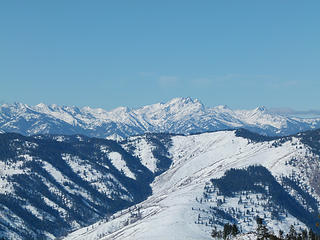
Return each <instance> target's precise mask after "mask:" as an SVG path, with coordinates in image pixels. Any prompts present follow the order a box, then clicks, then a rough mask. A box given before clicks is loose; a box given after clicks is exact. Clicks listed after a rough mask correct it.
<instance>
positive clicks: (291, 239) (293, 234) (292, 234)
mask: <svg viewBox="0 0 320 240" xmlns="http://www.w3.org/2000/svg"><path fill="white" fill-rule="evenodd" d="M286 239H287V240H297V231H296V229H295V228H294V226H293V225H291V226H290V230H289V233H288V234H287V236H286Z"/></svg>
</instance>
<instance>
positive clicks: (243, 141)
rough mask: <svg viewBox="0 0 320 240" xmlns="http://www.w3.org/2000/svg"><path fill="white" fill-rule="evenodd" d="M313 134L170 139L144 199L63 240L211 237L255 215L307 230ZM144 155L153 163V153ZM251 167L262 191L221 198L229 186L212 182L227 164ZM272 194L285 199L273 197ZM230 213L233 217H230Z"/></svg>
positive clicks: (249, 224) (312, 209) (319, 135)
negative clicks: (166, 159) (166, 164)
mask: <svg viewBox="0 0 320 240" xmlns="http://www.w3.org/2000/svg"><path fill="white" fill-rule="evenodd" d="M319 139H320V132H319V131H313V132H309V133H305V134H300V135H297V136H295V137H286V138H279V139H275V140H269V141H267V138H266V139H265V141H264V139H263V137H261V136H260V137H259V136H256V135H254V134H251V133H249V132H246V131H221V132H215V133H203V134H198V135H189V136H173V137H172V138H171V141H172V142H171V145H170V148H169V153H170V158H171V159H172V164H171V166H170V168H169V169H168V170H167V171H165V172H164V173H162V174H161V175H159V176H158V177H157V178H156V179H155V180H154V181H153V183H152V185H151V186H152V191H153V193H152V195H151V196H150V197H149V198H148V199H147V200H145V201H143V202H142V203H139V204H136V205H135V206H132V207H130V208H128V209H126V210H122V211H119V212H117V213H115V214H114V215H112V216H111V217H110V218H109V219H108V221H100V222H97V223H95V224H93V225H91V226H89V227H87V228H83V229H80V230H78V231H75V232H73V233H71V234H70V235H68V236H67V237H66V238H65V240H80V239H81V240H82V239H83V240H89V239H90V240H93V239H104V240H107V239H110V240H111V239H112V240H120V239H121V240H126V239H127V240H135V239H137V240H138V239H139V240H144V239H145V240H149V239H152V240H163V239H166V240H173V239H184V240H191V239H192V240H193V239H208V240H209V239H212V238H211V237H210V233H211V231H212V229H213V227H214V226H216V227H218V228H221V226H222V225H223V224H224V223H226V222H232V221H236V222H237V224H239V225H240V226H241V229H242V230H243V231H244V232H246V231H251V230H253V229H255V227H256V225H255V221H254V219H255V217H256V216H260V217H262V218H264V221H265V222H266V224H267V226H268V227H269V228H271V229H272V230H273V231H275V232H277V230H278V229H283V230H285V231H286V230H288V228H289V226H290V225H291V224H294V225H295V226H296V227H297V228H299V227H305V226H306V225H307V226H308V227H312V226H313V225H311V223H312V221H313V220H314V219H313V217H314V216H315V217H316V216H317V214H318V211H319V206H320V205H319V200H320V195H319V184H318V182H316V180H315V179H318V176H319V173H318V170H317V169H319V167H320V166H319V165H320V161H319V155H318V154H319V150H320V148H319V146H318V145H319V144H318V145H312V142H317V143H318V142H319ZM140 144H143V143H140ZM143 154H146V153H143ZM146 156H148V154H147V155H146ZM149 159H150V161H151V162H150V164H151V166H152V162H153V160H152V159H153V158H152V157H150V158H149ZM143 161H147V160H146V159H145V160H143ZM250 166H251V169H254V171H253V173H252V172H251V173H250ZM258 166H261V167H258ZM248 167H249V169H248V170H246V169H247V168H248ZM255 167H256V168H257V169H260V168H261V169H260V170H259V171H261V173H263V174H258V175H259V177H258V178H257V179H256V180H254V179H252V181H253V182H252V183H250V184H252V186H254V187H255V188H256V187H258V188H257V189H260V190H259V191H260V192H257V191H254V190H252V189H247V190H243V189H241V188H238V189H235V190H233V192H232V193H230V194H229V195H228V194H225V195H223V194H222V193H224V192H225V191H226V189H227V190H228V186H225V184H222V187H224V188H225V189H222V188H221V189H220V188H219V185H215V184H214V183H215V181H220V180H219V179H221V181H222V180H223V179H226V178H227V175H228V174H229V170H230V169H232V168H235V169H243V170H242V171H244V173H245V174H255V173H256V172H257V171H255ZM151 168H153V167H151ZM231 173H232V172H231ZM231 173H230V174H231ZM225 174H227V175H225ZM249 176H251V175H249ZM261 176H262V177H266V179H267V180H266V181H265V179H263V180H261ZM236 177H237V175H234V176H232V177H231V178H236ZM215 179H217V180H215ZM234 180H235V179H234ZM250 181H251V180H250ZM254 181H255V182H254ZM220 187H221V186H220ZM230 189H232V188H230ZM274 191H276V192H280V193H281V194H283V195H282V196H285V197H286V198H287V199H288V201H285V202H284V203H283V202H279V199H277V196H276V195H273V192H274ZM241 196H242V197H241ZM239 199H242V200H241V201H239ZM287 202H289V203H290V204H289V205H288V204H287ZM292 204H293V205H292ZM232 208H233V209H232ZM295 209H297V210H298V212H299V213H300V215H299V214H297V212H296V211H295ZM247 210H249V211H247ZM275 210H277V211H278V215H277V216H274V211H275ZM232 211H234V214H230V216H231V217H232V218H233V219H229V218H230V216H228V214H229V213H230V212H232ZM217 213H219V215H218V214H217ZM240 213H241V214H240Z"/></svg>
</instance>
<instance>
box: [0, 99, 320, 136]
mask: <svg viewBox="0 0 320 240" xmlns="http://www.w3.org/2000/svg"><path fill="white" fill-rule="evenodd" d="M234 128H246V129H248V130H251V131H254V132H257V133H259V134H263V135H272V136H283V135H289V134H295V133H297V132H300V131H305V130H311V129H315V128H320V118H313V119H310V118H308V119H303V118H296V117H288V116H283V115H279V114H275V113H272V112H271V111H269V110H268V109H267V108H266V107H257V108H255V109H253V110H232V109H230V108H228V107H227V106H216V107H212V108H209V107H206V106H204V105H203V104H202V103H201V102H200V101H199V100H198V99H192V98H174V99H172V100H170V101H168V102H166V103H156V104H152V105H147V106H144V107H141V108H138V109H130V108H127V107H119V108H116V109H114V110H111V111H107V110H104V109H101V108H96V109H93V108H90V107H82V108H78V107H76V106H58V105H56V104H52V105H46V104H43V103H40V104H38V105H36V106H29V105H26V104H23V103H15V104H11V105H9V104H3V105H1V106H0V131H1V130H3V131H6V132H18V133H21V134H23V135H34V134H47V133H49V134H84V135H88V136H93V137H102V138H106V137H111V138H112V139H118V138H119V139H121V138H125V137H128V136H132V135H139V134H143V133H147V132H169V133H178V134H188V133H200V132H208V131H217V130H224V129H234Z"/></svg>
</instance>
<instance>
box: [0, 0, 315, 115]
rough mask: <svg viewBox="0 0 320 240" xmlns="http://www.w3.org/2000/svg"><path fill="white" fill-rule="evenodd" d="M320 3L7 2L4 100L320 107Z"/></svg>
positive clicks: (1, 22)
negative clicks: (182, 100) (183, 100)
mask: <svg viewBox="0 0 320 240" xmlns="http://www.w3.org/2000/svg"><path fill="white" fill-rule="evenodd" d="M319 13H320V1H319V0H308V1H301V0H299V1H296V0H281V1H280V0H264V1H257V0H252V1H248V0H241V1H240V0H234V1H229V0H201V1H188V0H183V1H175V0H170V1H164V0H161V1H153V0H145V1H139V0H135V1H132V0H127V1H121V0H119V1H111V0H110V1H106V0H104V1H98V0H95V1H82V0H67V1H66V0H55V1H48V0H47V1H46V0H38V1H35V0H28V1H21V0H20V1H16V0H10V1H1V2H0V102H2V103H4V102H7V103H13V102H24V103H27V104H32V105H34V104H37V103H40V102H44V103H47V104H52V103H57V104H59V105H77V106H85V105H89V106H92V107H102V108H105V109H112V108H115V107H117V106H120V105H124V106H129V107H139V106H142V105H145V104H151V103H155V102H158V101H162V102H164V101H167V100H169V99H171V98H173V97H181V96H190V97H193V98H199V99H200V100H201V101H202V102H203V103H204V104H206V105H208V106H215V105H220V104H226V105H228V106H230V107H231V108H253V107H256V106H259V105H265V106H268V107H291V108H295V109H300V110H307V109H320V101H319V97H320V14H319Z"/></svg>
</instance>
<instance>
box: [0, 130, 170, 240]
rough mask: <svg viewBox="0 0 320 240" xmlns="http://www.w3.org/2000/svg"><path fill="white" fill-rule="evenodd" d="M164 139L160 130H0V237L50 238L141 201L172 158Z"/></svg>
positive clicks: (165, 138) (166, 140) (167, 140)
mask: <svg viewBox="0 0 320 240" xmlns="http://www.w3.org/2000/svg"><path fill="white" fill-rule="evenodd" d="M161 141H165V143H163V144H161V145H160V143H161ZM168 144H170V137H169V136H168V135H165V134H158V135H157V134H153V135H144V136H139V137H134V138H132V139H130V141H123V142H121V143H117V142H115V141H111V140H104V139H97V138H88V137H85V136H81V135H74V136H67V135H36V136H33V137H24V136H22V135H19V134H15V133H4V134H0V178H1V181H0V238H1V237H5V239H17V240H18V239H55V238H56V237H61V236H62V235H65V234H66V233H67V232H70V231H71V230H75V229H78V228H80V227H83V226H87V225H89V224H91V223H93V222H96V221H98V220H102V219H107V218H108V216H110V215H111V214H113V213H114V212H117V211H119V210H121V209H125V208H127V207H129V206H131V205H133V204H136V203H138V202H141V201H142V200H144V199H146V198H147V197H148V196H149V195H150V194H151V187H150V183H151V182H152V181H153V180H154V178H155V176H157V175H159V174H160V173H161V172H163V171H165V170H167V168H168V167H169V166H170V163H171V162H168V161H170V160H169V159H168V158H167V156H168V155H169V154H168V152H166V147H165V146H166V145H168ZM149 156H152V160H151V158H150V161H148V159H149Z"/></svg>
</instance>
